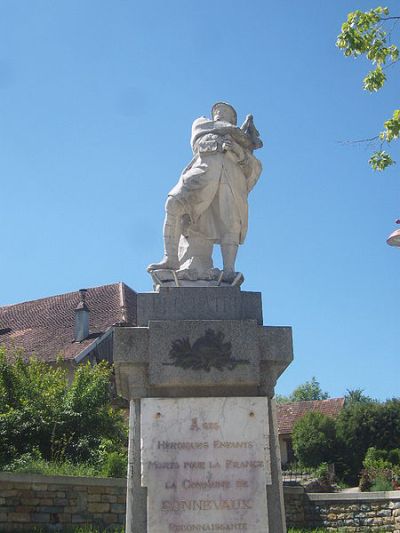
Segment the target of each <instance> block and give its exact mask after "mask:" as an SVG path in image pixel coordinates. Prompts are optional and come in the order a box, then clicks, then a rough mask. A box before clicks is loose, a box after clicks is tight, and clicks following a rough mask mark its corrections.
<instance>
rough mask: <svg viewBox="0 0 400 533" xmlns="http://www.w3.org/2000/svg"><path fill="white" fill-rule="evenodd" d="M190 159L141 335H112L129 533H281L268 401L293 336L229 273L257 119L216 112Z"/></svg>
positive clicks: (195, 139)
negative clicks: (217, 257) (124, 431)
mask: <svg viewBox="0 0 400 533" xmlns="http://www.w3.org/2000/svg"><path fill="white" fill-rule="evenodd" d="M191 146H192V150H193V159H192V161H191V162H190V163H189V164H188V166H187V167H186V168H185V169H184V170H183V172H182V174H181V176H180V178H179V181H178V182H177V184H176V185H175V187H174V188H173V189H172V190H171V191H170V193H169V194H168V198H167V201H166V213H165V222H164V229H163V237H164V247H165V250H164V257H163V258H162V259H161V261H160V262H159V263H153V264H151V265H149V267H148V272H149V274H150V276H151V279H152V282H153V292H148V293H139V294H138V296H137V326H136V327H121V328H116V332H115V339H114V343H115V345H114V361H115V371H116V380H117V387H118V392H119V394H120V395H122V396H123V397H124V398H126V399H128V400H129V402H130V415H129V454H128V455H129V457H128V482H127V514H126V532H127V533H145V532H148V533H169V532H171V533H173V532H176V533H178V532H194V531H209V532H222V531H239V532H242V531H247V532H249V533H284V532H285V531H286V525H285V513H284V507H283V491H282V483H281V473H280V453H279V445H278V435H277V422H276V415H275V405H274V400H273V396H274V388H275V384H276V381H277V379H278V377H279V376H280V375H281V374H282V372H283V371H284V370H285V369H286V367H287V366H288V365H289V364H290V362H291V361H292V358H293V353H292V336H291V328H290V327H285V326H282V327H275V326H274V327H272V326H264V325H263V313H262V303H261V294H260V293H258V292H246V291H242V290H241V284H242V283H243V281H244V276H243V274H242V273H240V272H237V271H236V268H235V260H236V256H237V252H238V248H239V246H240V245H241V244H243V242H244V240H245V237H246V232H247V226H248V220H247V219H248V203H247V202H248V194H249V193H250V191H251V190H252V189H253V187H254V186H255V185H256V183H257V180H258V179H259V177H260V175H261V170H262V168H261V163H260V162H259V160H258V159H257V158H256V157H255V155H254V151H255V150H257V149H259V148H261V147H262V142H261V140H260V136H259V133H258V131H257V129H256V127H255V125H254V121H253V117H252V116H251V115H248V116H247V117H246V119H245V121H244V123H243V125H242V126H241V127H238V126H237V115H236V111H235V109H234V108H233V107H232V106H231V105H229V104H227V103H224V102H218V103H217V104H215V105H214V106H213V108H212V110H211V118H206V117H200V118H198V119H197V120H195V121H194V123H193V127H192V137H191ZM214 245H220V247H221V255H222V259H223V265H222V268H221V269H219V268H217V267H215V266H214V263H213V257H212V254H213V248H214ZM262 245H263V243H260V246H262Z"/></svg>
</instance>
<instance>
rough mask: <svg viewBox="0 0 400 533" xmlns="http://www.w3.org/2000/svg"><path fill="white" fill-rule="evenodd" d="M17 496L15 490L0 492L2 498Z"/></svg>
mask: <svg viewBox="0 0 400 533" xmlns="http://www.w3.org/2000/svg"><path fill="white" fill-rule="evenodd" d="M17 494H18V491H17V489H7V490H2V491H1V496H2V497H3V498H10V497H11V496H16V495H17Z"/></svg>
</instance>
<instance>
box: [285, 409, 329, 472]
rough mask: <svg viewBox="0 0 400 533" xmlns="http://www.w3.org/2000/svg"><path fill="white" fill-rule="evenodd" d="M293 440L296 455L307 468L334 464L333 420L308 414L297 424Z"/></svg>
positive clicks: (319, 414) (317, 414) (324, 416)
mask: <svg viewBox="0 0 400 533" xmlns="http://www.w3.org/2000/svg"><path fill="white" fill-rule="evenodd" d="M292 438H293V450H294V454H295V456H296V458H297V460H298V461H300V462H301V463H303V464H304V465H305V466H311V467H316V466H318V465H320V464H321V463H324V462H333V461H332V459H333V457H334V455H335V445H336V430H335V422H334V420H333V419H332V418H330V417H328V416H326V415H323V414H321V413H317V412H310V413H306V414H305V415H304V416H303V417H302V418H301V419H300V420H298V421H297V422H296V423H295V425H294V428H293V435H292Z"/></svg>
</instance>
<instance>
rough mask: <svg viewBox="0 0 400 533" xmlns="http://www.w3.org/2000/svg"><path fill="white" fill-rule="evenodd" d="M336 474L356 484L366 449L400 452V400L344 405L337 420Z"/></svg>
mask: <svg viewBox="0 0 400 533" xmlns="http://www.w3.org/2000/svg"><path fill="white" fill-rule="evenodd" d="M336 431H337V437H338V445H339V450H340V461H339V464H338V465H337V466H338V468H337V470H338V472H339V474H341V475H342V477H344V478H345V479H346V480H347V481H349V482H352V483H355V482H357V479H358V475H359V472H360V470H361V468H362V463H363V460H364V457H365V454H366V452H367V450H368V448H371V447H375V448H377V449H379V450H387V451H390V450H394V449H396V448H400V399H393V400H388V401H386V402H384V403H378V402H376V401H369V402H353V403H349V404H346V405H345V407H344V409H342V411H341V412H340V414H339V416H338V418H337V420H336Z"/></svg>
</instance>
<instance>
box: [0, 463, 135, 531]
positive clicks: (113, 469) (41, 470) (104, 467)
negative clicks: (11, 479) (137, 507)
mask: <svg viewBox="0 0 400 533" xmlns="http://www.w3.org/2000/svg"><path fill="white" fill-rule="evenodd" d="M106 459H107V460H106V461H105V462H104V463H103V464H101V465H94V464H91V463H89V462H86V463H74V462H72V461H68V460H66V459H64V460H63V461H45V460H44V459H42V458H40V457H33V456H32V455H31V454H24V455H21V456H20V457H19V458H18V459H16V460H15V461H13V462H12V463H11V464H10V465H8V466H7V467H5V469H4V471H6V472H19V473H24V474H42V475H44V476H78V477H125V475H126V459H125V457H123V456H122V454H118V453H111V454H108V456H107V458H106ZM0 533H1V532H0Z"/></svg>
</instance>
